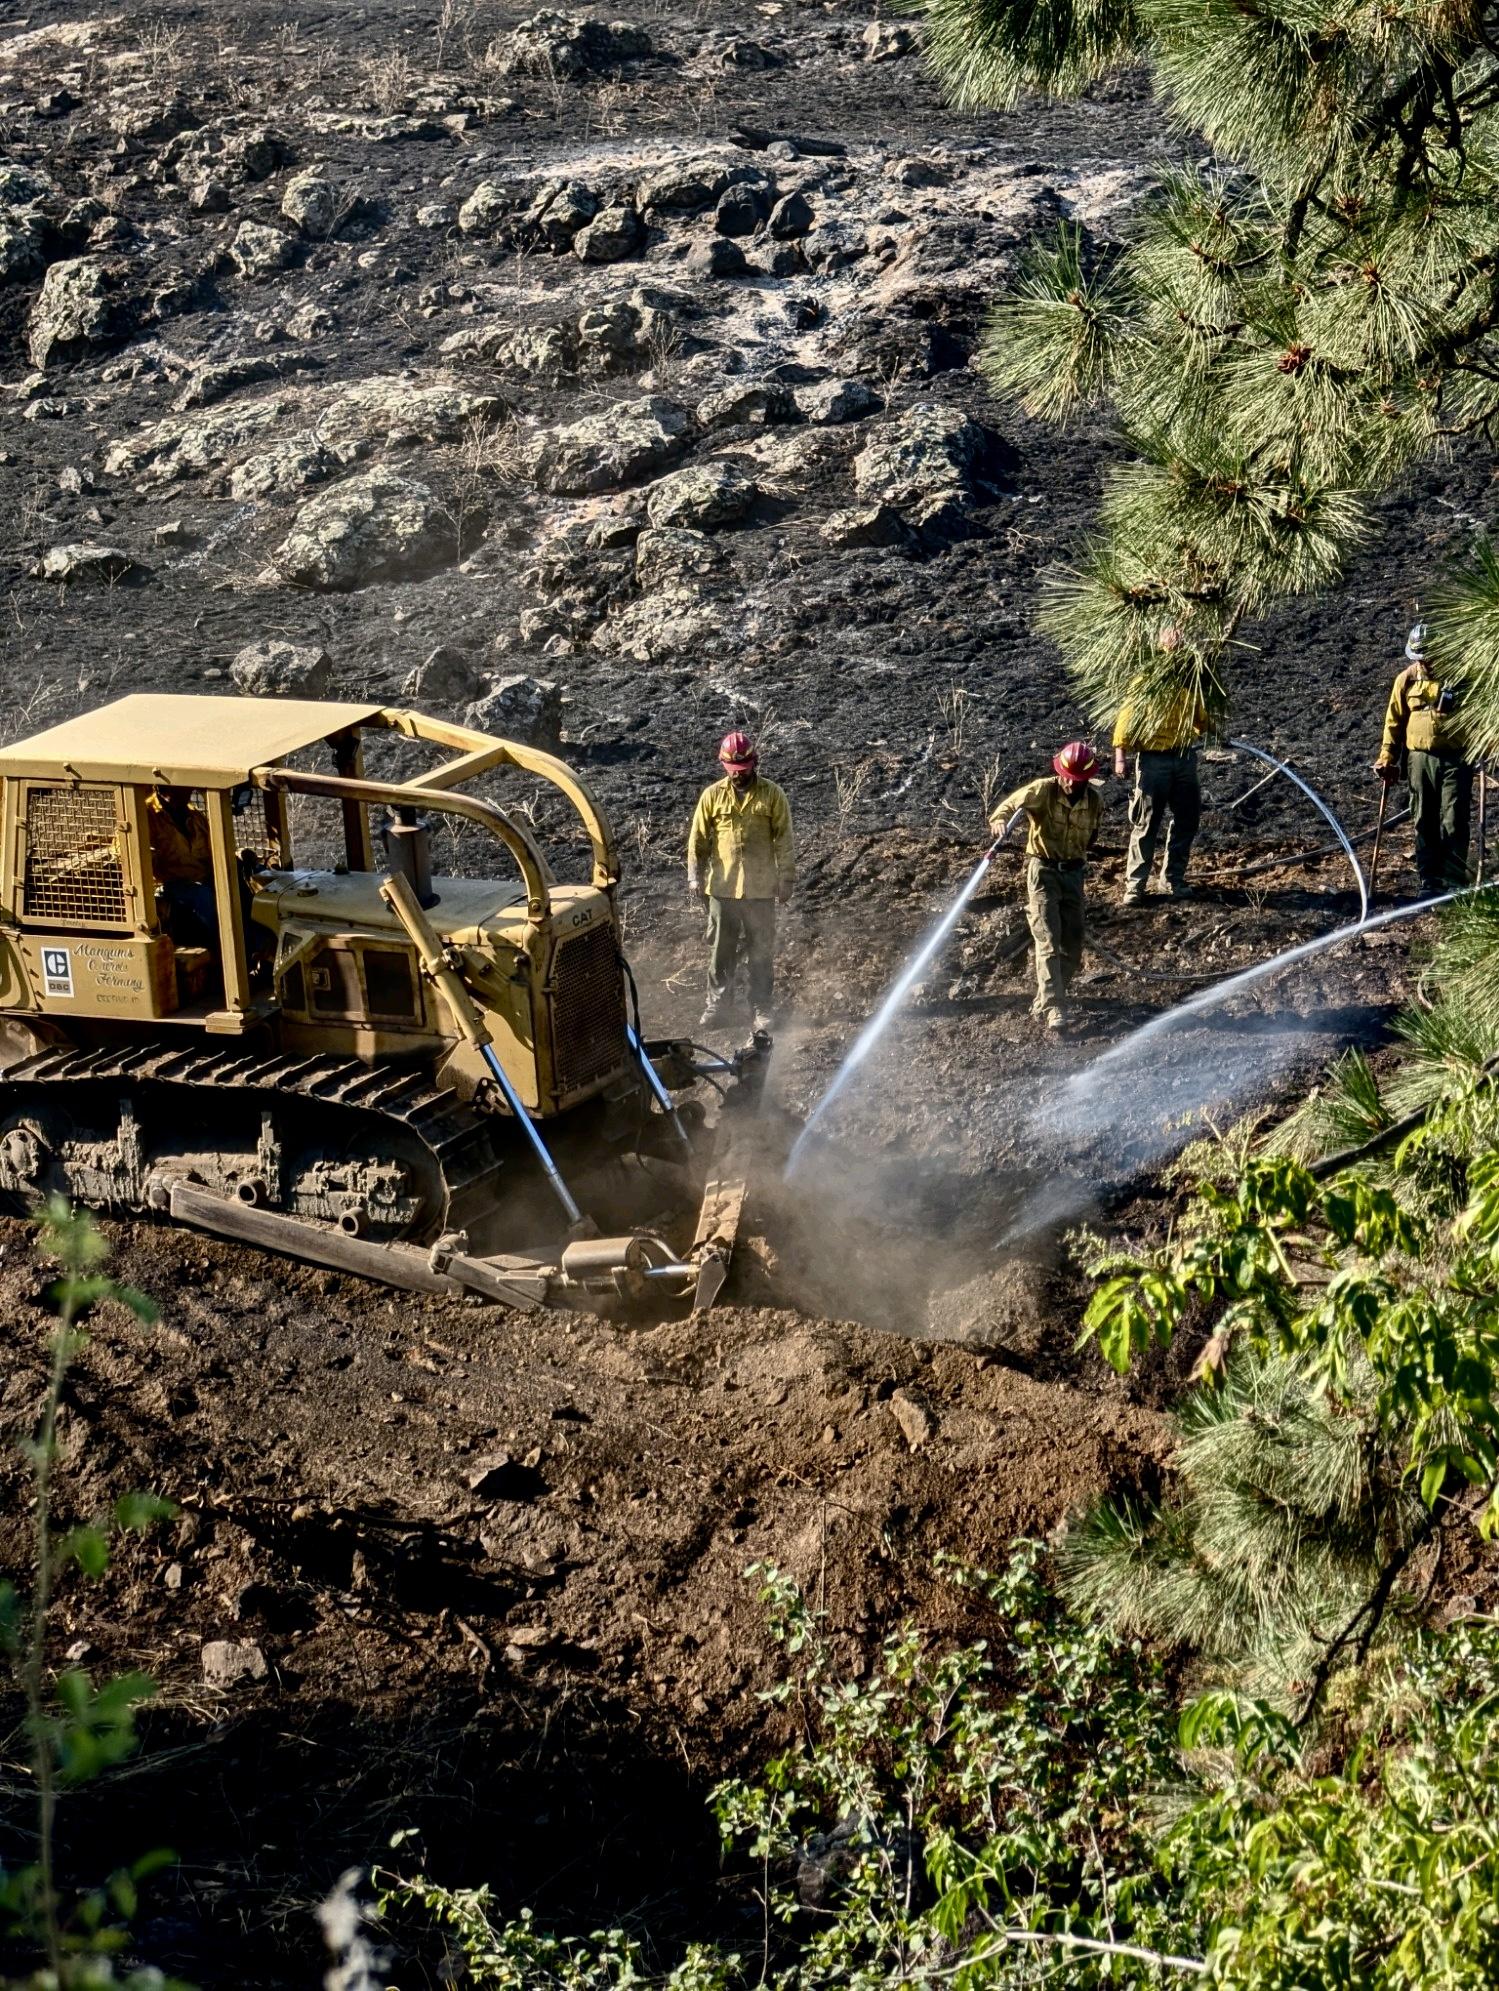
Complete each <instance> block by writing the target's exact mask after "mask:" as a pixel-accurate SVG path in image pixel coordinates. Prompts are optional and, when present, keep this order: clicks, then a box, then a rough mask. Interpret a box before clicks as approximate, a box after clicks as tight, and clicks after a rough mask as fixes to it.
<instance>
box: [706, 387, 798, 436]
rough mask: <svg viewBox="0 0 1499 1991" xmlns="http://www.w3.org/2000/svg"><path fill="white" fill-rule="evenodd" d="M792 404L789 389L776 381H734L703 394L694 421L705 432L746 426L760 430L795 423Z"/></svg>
mask: <svg viewBox="0 0 1499 1991" xmlns="http://www.w3.org/2000/svg"><path fill="white" fill-rule="evenodd" d="M796 412H797V408H796V400H795V398H794V397H793V395H792V392H791V389H790V388H789V387H787V386H785V385H784V384H783V383H782V382H781V381H779V380H744V381H735V382H733V383H732V384H731V385H730V386H728V387H721V388H719V390H718V392H717V393H716V394H706V395H704V397H703V399H702V400H701V401H699V403H698V406H697V418H698V421H699V422H700V423H701V424H702V426H703V427H704V428H705V429H730V428H738V427H740V426H741V425H742V424H744V423H746V422H748V423H750V424H752V425H753V426H755V427H757V428H758V427H762V426H764V424H766V423H767V422H790V421H794V420H795V419H796Z"/></svg>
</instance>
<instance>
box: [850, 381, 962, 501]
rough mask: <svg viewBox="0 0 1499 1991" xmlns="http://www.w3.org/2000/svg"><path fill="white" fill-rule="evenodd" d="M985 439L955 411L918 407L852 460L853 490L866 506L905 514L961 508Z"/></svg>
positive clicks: (930, 405)
mask: <svg viewBox="0 0 1499 1991" xmlns="http://www.w3.org/2000/svg"><path fill="white" fill-rule="evenodd" d="M988 442H989V438H988V436H987V435H986V434H985V432H984V430H983V429H981V428H980V427H979V425H978V423H977V422H973V421H970V420H969V419H968V417H967V416H966V415H964V414H962V413H961V412H960V411H959V410H958V409H956V408H947V407H943V406H941V405H940V404H939V403H937V402H935V401H918V402H917V403H916V404H915V405H914V406H913V407H910V408H907V409H906V410H905V412H904V413H903V414H901V415H899V416H897V417H896V419H895V420H894V421H891V422H887V423H885V424H884V425H883V426H882V427H881V428H880V429H879V430H878V431H877V432H876V433H875V434H874V435H873V436H872V437H871V438H870V440H869V441H868V442H867V443H866V444H865V446H864V447H863V449H861V450H860V451H859V454H858V455H857V456H856V457H855V458H854V488H855V489H856V490H857V492H858V494H859V496H860V497H861V498H862V499H863V500H864V502H865V504H866V505H869V504H885V505H892V506H894V507H895V508H896V509H897V510H901V511H906V510H911V509H914V508H917V507H921V508H926V507H929V506H931V505H932V504H933V503H934V502H935V503H938V504H945V503H949V502H956V503H958V504H959V505H962V504H965V503H966V502H967V501H968V500H969V499H970V497H971V495H972V489H973V475H974V472H975V470H976V469H977V467H978V465H979V464H980V462H981V461H982V459H983V457H984V454H985V452H986V449H987V447H988Z"/></svg>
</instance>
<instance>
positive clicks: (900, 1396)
mask: <svg viewBox="0 0 1499 1991" xmlns="http://www.w3.org/2000/svg"><path fill="white" fill-rule="evenodd" d="M890 1414H891V1416H892V1417H893V1418H894V1419H895V1421H896V1423H897V1424H898V1425H899V1426H900V1428H901V1432H902V1434H903V1435H904V1437H905V1441H906V1443H907V1444H908V1445H909V1446H910V1448H911V1450H912V1451H913V1452H914V1451H917V1450H919V1449H920V1447H921V1446H923V1445H925V1444H927V1443H928V1442H929V1441H930V1440H931V1439H933V1438H934V1437H935V1436H936V1435H937V1420H936V1418H935V1417H933V1415H932V1413H931V1411H930V1410H929V1409H928V1408H927V1406H926V1404H924V1403H923V1402H922V1400H921V1399H920V1397H916V1396H912V1394H911V1393H910V1391H909V1390H897V1391H896V1392H895V1394H894V1395H893V1396H892V1397H891V1399H890Z"/></svg>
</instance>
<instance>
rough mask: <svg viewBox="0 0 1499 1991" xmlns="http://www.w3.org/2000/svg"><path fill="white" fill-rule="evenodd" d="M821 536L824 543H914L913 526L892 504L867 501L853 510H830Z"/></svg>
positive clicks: (834, 545)
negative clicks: (909, 524)
mask: <svg viewBox="0 0 1499 1991" xmlns="http://www.w3.org/2000/svg"><path fill="white" fill-rule="evenodd" d="M818 537H819V538H820V539H821V540H822V543H823V545H824V546H832V547H846V546H904V545H908V544H910V543H911V540H912V537H913V535H912V532H911V528H910V527H909V526H908V525H907V524H906V522H905V520H904V519H903V518H902V517H901V515H900V513H899V512H898V511H896V509H895V507H894V506H893V505H864V506H860V507H858V508H856V509H854V510H852V511H840V512H833V513H831V514H830V515H829V516H828V517H827V518H826V519H824V520H823V522H822V526H821V528H820V531H819V534H818Z"/></svg>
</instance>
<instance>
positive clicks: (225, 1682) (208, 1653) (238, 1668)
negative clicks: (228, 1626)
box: [200, 1638, 270, 1688]
mask: <svg viewBox="0 0 1499 1991" xmlns="http://www.w3.org/2000/svg"><path fill="white" fill-rule="evenodd" d="M200 1657H201V1660H202V1665H203V1679H204V1681H205V1683H206V1684H207V1685H208V1686H210V1687H223V1688H229V1687H237V1686H238V1685H239V1683H240V1682H241V1681H242V1680H263V1679H265V1677H266V1675H267V1674H268V1673H269V1672H270V1667H269V1666H268V1665H267V1664H266V1656H265V1654H264V1653H263V1652H262V1651H261V1649H260V1647H259V1646H258V1645H255V1644H252V1643H251V1641H250V1640H248V1639H237V1638H215V1639H210V1640H209V1642H208V1644H207V1645H205V1646H204V1648H203V1651H202V1653H201V1655H200Z"/></svg>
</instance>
